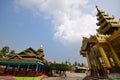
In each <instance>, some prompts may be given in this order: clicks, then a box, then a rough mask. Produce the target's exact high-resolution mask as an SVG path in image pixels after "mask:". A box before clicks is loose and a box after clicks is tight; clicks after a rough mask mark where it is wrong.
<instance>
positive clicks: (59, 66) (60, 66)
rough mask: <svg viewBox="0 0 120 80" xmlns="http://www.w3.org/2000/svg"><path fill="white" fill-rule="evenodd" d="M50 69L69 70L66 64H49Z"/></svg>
mask: <svg viewBox="0 0 120 80" xmlns="http://www.w3.org/2000/svg"><path fill="white" fill-rule="evenodd" d="M50 67H51V69H52V70H60V71H66V70H70V66H69V65H67V64H57V63H56V64H50Z"/></svg>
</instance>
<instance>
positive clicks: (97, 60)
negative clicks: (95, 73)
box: [94, 53, 100, 69]
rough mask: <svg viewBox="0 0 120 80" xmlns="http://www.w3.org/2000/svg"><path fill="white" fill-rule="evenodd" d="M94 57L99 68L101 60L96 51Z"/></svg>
mask: <svg viewBox="0 0 120 80" xmlns="http://www.w3.org/2000/svg"><path fill="white" fill-rule="evenodd" d="M94 59H95V62H96V66H97V68H98V69H100V62H99V59H98V58H97V55H96V53H95V56H94Z"/></svg>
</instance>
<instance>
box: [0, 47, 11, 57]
mask: <svg viewBox="0 0 120 80" xmlns="http://www.w3.org/2000/svg"><path fill="white" fill-rule="evenodd" d="M8 52H9V47H8V46H4V47H3V48H2V50H0V57H5V56H6V54H7V53H8Z"/></svg>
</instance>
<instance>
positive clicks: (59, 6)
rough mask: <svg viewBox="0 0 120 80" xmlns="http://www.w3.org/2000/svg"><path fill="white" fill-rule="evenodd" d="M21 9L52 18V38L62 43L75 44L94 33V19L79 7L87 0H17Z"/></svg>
mask: <svg viewBox="0 0 120 80" xmlns="http://www.w3.org/2000/svg"><path fill="white" fill-rule="evenodd" d="M16 3H17V4H19V5H20V6H22V7H25V8H28V9H32V10H36V11H35V13H37V14H39V13H40V14H41V13H44V17H45V18H46V17H52V24H54V30H55V33H54V38H55V39H57V40H60V41H61V42H62V43H75V42H78V41H80V40H81V35H83V36H89V34H95V33H96V30H95V29H96V18H95V17H94V16H92V15H91V14H87V13H84V12H83V11H82V9H81V7H84V6H85V5H87V3H88V0H17V1H16Z"/></svg>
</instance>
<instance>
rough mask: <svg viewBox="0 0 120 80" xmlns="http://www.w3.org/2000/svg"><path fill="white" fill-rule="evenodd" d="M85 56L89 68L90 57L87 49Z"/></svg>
mask: <svg viewBox="0 0 120 80" xmlns="http://www.w3.org/2000/svg"><path fill="white" fill-rule="evenodd" d="M86 58H87V62H88V67H89V69H91V62H90V58H89V55H88V52H87V51H86Z"/></svg>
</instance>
